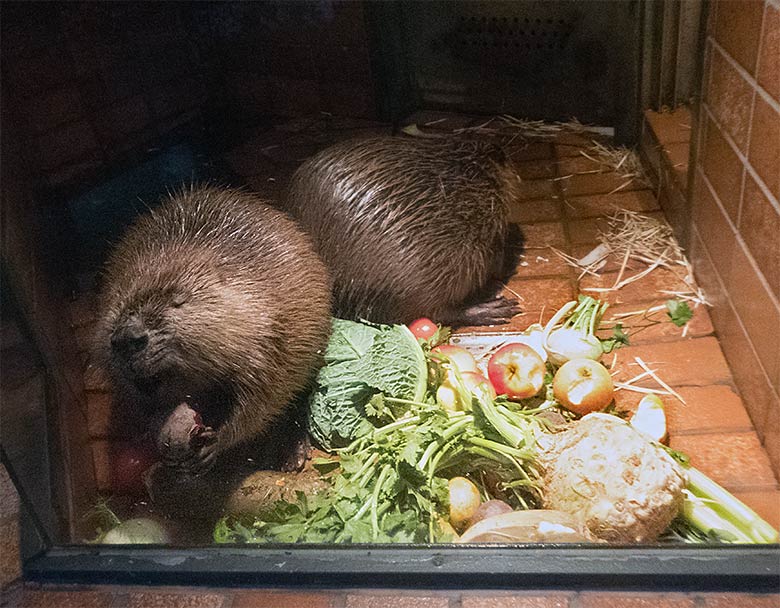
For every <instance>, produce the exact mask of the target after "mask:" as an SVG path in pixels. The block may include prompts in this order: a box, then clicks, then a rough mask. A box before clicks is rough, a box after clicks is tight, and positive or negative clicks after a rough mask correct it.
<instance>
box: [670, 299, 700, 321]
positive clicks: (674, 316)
mask: <svg viewBox="0 0 780 608" xmlns="http://www.w3.org/2000/svg"><path fill="white" fill-rule="evenodd" d="M666 310H667V314H668V315H669V319H670V320H671V321H672V323H674V324H675V325H676V326H677V327H682V326H683V325H685V324H686V323H687V322H688V321H690V320H691V317H693V311H692V310H691V307H690V306H688V303H687V302H682V301H680V300H667V301H666Z"/></svg>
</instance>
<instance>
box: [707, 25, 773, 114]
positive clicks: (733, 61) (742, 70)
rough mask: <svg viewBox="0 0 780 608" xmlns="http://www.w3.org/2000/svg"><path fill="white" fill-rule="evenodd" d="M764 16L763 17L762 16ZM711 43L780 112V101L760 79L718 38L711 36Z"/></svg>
mask: <svg viewBox="0 0 780 608" xmlns="http://www.w3.org/2000/svg"><path fill="white" fill-rule="evenodd" d="M762 18H763V17H762ZM709 40H710V43H711V44H712V48H714V49H716V50H717V51H718V52H719V53H720V54H721V56H722V57H723V58H724V59H725V60H726V61H727V62H728V63H729V65H731V67H732V68H734V69H735V70H736V71H737V72H738V73H739V75H740V76H741V77H742V79H743V80H745V81H746V82H747V83H748V84H749V85H750V86H751V87H752V88H754V89H755V90H756V91H758V93H759V94H760V95H761V97H762V98H763V99H764V101H766V102H767V103H768V104H769V105H770V106H772V107H773V108H774V110H775V112H780V101H777V100H776V99H775V98H774V97H772V96H771V95H770V94H769V93H768V92H767V90H766V89H765V88H764V87H762V86H761V85H760V84H759V83H758V80H756V79H755V78H754V77H753V76H751V75H750V72H748V71H747V70H746V69H745V68H744V67H742V65H740V64H739V62H738V61H737V60H736V59H734V58H733V57H732V56H731V55H730V54H729V52H728V51H727V50H726V49H724V48H723V47H722V46H721V45H720V43H718V41H717V40H715V38H714V37H713V36H710V37H709ZM760 44H761V41H759V45H760ZM756 64H758V58H756Z"/></svg>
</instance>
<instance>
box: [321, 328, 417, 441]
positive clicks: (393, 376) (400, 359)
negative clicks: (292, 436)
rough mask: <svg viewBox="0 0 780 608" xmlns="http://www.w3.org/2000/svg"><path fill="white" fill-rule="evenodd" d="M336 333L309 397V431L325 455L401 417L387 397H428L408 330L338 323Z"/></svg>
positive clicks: (415, 350) (413, 399)
mask: <svg viewBox="0 0 780 608" xmlns="http://www.w3.org/2000/svg"><path fill="white" fill-rule="evenodd" d="M332 327H333V333H332V335H331V339H330V342H329V343H328V347H327V349H326V352H325V365H324V366H323V367H322V368H321V369H320V370H319V372H318V374H317V379H316V386H315V388H314V390H313V391H312V392H311V393H310V394H309V403H308V405H309V407H308V408H307V414H308V425H309V431H310V432H311V435H312V438H313V439H314V441H315V442H316V443H317V444H318V445H319V446H320V447H322V448H324V449H325V450H332V449H334V448H339V447H345V446H347V445H348V444H349V443H351V442H352V441H353V440H354V439H357V438H358V437H362V436H364V435H365V434H367V433H369V432H371V431H372V430H373V429H374V424H373V423H378V424H383V423H385V422H387V421H389V420H391V419H392V418H393V417H394V416H395V415H400V414H403V413H404V412H405V411H406V410H405V409H402V410H401V411H400V412H396V409H395V407H393V408H391V407H390V406H389V404H388V403H387V402H386V401H385V400H384V397H383V396H378V395H377V393H382V394H383V395H385V396H387V397H393V398H396V399H402V400H408V401H421V400H422V399H424V398H425V392H426V389H427V381H428V368H427V364H426V362H425V355H424V354H423V351H422V348H421V347H420V344H419V343H418V342H417V340H416V339H415V337H414V336H413V335H412V333H411V332H410V331H409V329H408V328H407V327H406V326H404V325H369V324H366V323H356V322H354V321H346V320H343V319H333V325H332ZM406 409H408V408H406Z"/></svg>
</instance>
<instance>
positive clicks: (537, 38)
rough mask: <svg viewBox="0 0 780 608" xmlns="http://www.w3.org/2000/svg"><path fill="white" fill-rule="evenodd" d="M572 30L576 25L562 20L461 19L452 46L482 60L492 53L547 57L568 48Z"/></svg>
mask: <svg viewBox="0 0 780 608" xmlns="http://www.w3.org/2000/svg"><path fill="white" fill-rule="evenodd" d="M573 28H574V23H573V22H572V21H570V20H568V19H563V18H553V17H517V16H515V17H507V16H500V17H499V16H492V17H488V16H484V15H482V16H476V15H470V16H464V15H462V16H460V18H459V19H458V23H457V25H456V28H455V32H454V34H455V35H454V37H453V46H455V47H456V48H458V50H460V51H461V52H464V51H465V52H467V53H468V52H469V51H471V52H473V53H474V54H479V55H480V56H484V53H485V52H486V50H489V49H495V50H496V51H510V50H513V49H516V50H523V51H526V52H528V51H531V52H536V53H545V54H546V53H551V52H555V51H560V50H563V49H564V48H566V43H567V40H568V38H569V35H570V34H571V31H572V30H573Z"/></svg>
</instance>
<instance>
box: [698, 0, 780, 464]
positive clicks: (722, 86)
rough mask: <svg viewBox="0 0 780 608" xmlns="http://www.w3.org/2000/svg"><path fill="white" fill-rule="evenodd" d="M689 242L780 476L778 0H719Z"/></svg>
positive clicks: (710, 29) (709, 43)
mask: <svg viewBox="0 0 780 608" xmlns="http://www.w3.org/2000/svg"><path fill="white" fill-rule="evenodd" d="M697 133H698V146H697V149H698V154H697V159H696V163H695V166H694V167H693V168H692V169H693V171H694V178H693V179H694V182H693V192H692V197H691V210H690V214H691V217H692V220H691V225H690V239H691V248H692V253H691V255H692V260H693V265H694V268H696V269H697V277H698V280H699V283H700V284H701V285H702V286H703V288H704V289H705V291H706V292H707V294H708V296H709V298H710V299H711V300H712V303H713V304H714V307H713V309H712V318H713V322H714V325H715V328H716V330H717V332H718V335H719V337H720V342H721V344H722V347H723V350H724V352H725V354H726V357H727V359H728V361H729V364H730V366H731V369H732V371H733V373H734V377H735V381H736V383H737V385H738V388H739V390H740V392H741V393H742V397H743V400H744V401H745V404H746V405H747V408H748V410H749V413H750V415H751V417H752V419H753V423H754V425H755V427H756V429H757V430H758V433H759V435H760V437H761V440H762V441H763V443H764V445H765V447H766V449H767V452H768V453H769V455H770V458H771V460H772V462H773V466H774V469H775V472H776V473H778V472H780V399H779V398H778V394H779V393H780V345H779V344H780V340H779V337H780V202H778V201H780V2H778V1H777V0H767V1H760V0H739V1H726V0H722V1H719V2H714V3H713V4H712V5H711V13H710V17H709V21H708V24H707V40H706V55H705V63H704V73H703V82H702V102H701V105H700V109H699V116H698V129H697Z"/></svg>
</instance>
